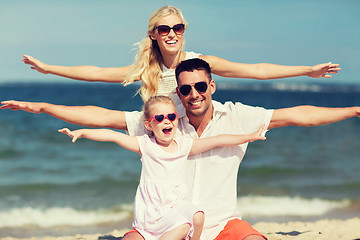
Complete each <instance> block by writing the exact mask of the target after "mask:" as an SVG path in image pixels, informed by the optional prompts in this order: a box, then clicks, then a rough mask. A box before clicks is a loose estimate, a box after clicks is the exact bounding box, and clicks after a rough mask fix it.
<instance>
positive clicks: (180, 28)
mask: <svg viewBox="0 0 360 240" xmlns="http://www.w3.org/2000/svg"><path fill="white" fill-rule="evenodd" d="M155 29H157V30H158V33H159V34H160V35H161V36H167V35H168V34H169V33H170V31H171V29H172V30H174V33H175V34H176V35H181V34H183V33H184V31H185V25H184V24H182V23H180V24H176V25H174V26H173V27H169V26H168V25H160V26H157V27H155V28H154V30H153V31H155Z"/></svg>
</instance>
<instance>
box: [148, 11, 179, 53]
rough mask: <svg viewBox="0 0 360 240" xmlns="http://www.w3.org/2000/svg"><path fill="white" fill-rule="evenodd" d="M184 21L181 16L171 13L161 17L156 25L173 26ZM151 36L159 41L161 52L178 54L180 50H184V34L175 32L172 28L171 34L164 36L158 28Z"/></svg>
mask: <svg viewBox="0 0 360 240" xmlns="http://www.w3.org/2000/svg"><path fill="white" fill-rule="evenodd" d="M182 23H183V21H182V20H181V18H180V17H179V16H177V15H175V14H170V15H168V16H165V17H162V18H160V19H159V20H158V21H157V22H156V24H155V27H158V26H160V25H166V26H169V27H171V28H172V27H173V26H175V25H177V24H182ZM150 38H151V39H152V40H154V41H156V42H157V44H158V46H159V49H160V51H161V53H162V54H163V55H164V54H169V55H172V54H177V53H178V52H179V51H182V48H183V44H184V35H183V34H175V32H174V30H173V29H171V30H170V32H169V34H168V35H166V36H162V35H160V34H159V33H158V29H155V30H154V31H153V32H152V33H151V34H150Z"/></svg>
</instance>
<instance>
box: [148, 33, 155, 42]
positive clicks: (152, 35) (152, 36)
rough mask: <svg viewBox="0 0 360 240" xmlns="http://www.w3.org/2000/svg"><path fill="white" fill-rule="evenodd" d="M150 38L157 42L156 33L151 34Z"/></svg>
mask: <svg viewBox="0 0 360 240" xmlns="http://www.w3.org/2000/svg"><path fill="white" fill-rule="evenodd" d="M149 37H150V39H151V40H153V41H156V38H155V36H154V33H151V34H150V35H149Z"/></svg>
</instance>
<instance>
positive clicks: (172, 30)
mask: <svg viewBox="0 0 360 240" xmlns="http://www.w3.org/2000/svg"><path fill="white" fill-rule="evenodd" d="M168 36H170V37H175V36H176V34H175V31H174V29H173V28H172V29H170V32H169V34H168Z"/></svg>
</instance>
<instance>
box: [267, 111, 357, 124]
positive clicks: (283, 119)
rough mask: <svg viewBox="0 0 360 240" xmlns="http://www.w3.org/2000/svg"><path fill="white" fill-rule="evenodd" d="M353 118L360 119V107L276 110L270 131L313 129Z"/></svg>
mask: <svg viewBox="0 0 360 240" xmlns="http://www.w3.org/2000/svg"><path fill="white" fill-rule="evenodd" d="M353 117H360V107H346V108H326V107H315V106H297V107H292V108H283V109H276V110H274V113H273V116H272V118H271V121H270V124H269V129H271V128H278V127H286V126H300V127H313V126H319V125H325V124H329V123H334V122H339V121H342V120H345V119H348V118H353Z"/></svg>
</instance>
